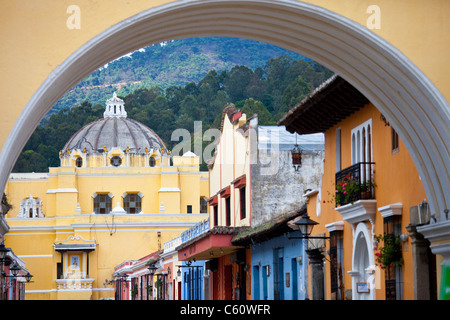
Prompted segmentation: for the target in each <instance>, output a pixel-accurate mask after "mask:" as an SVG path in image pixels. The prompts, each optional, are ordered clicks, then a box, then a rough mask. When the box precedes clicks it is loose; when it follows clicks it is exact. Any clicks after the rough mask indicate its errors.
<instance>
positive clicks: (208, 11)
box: [0, 0, 450, 217]
mask: <svg viewBox="0 0 450 320" xmlns="http://www.w3.org/2000/svg"><path fill="white" fill-rule="evenodd" d="M200 36H232V37H241V38H248V39H253V40H259V41H264V42H268V43H272V44H275V45H278V46H281V47H283V48H286V49H289V50H292V51H295V52H297V53H300V54H302V55H305V56H307V57H309V58H311V59H313V60H315V61H317V62H318V63H321V64H322V65H324V66H326V67H328V68H329V69H331V70H333V71H335V72H336V73H338V74H339V75H340V76H341V77H342V78H344V79H345V80H346V81H348V82H349V83H351V84H352V85H353V86H354V87H355V88H357V89H358V90H359V91H360V92H361V93H363V94H364V95H365V96H366V97H367V98H368V99H369V100H370V101H371V102H372V103H373V104H374V105H375V106H376V107H377V108H378V109H379V110H380V111H381V112H382V113H383V114H384V115H385V117H386V118H387V120H388V121H389V122H390V123H391V124H392V125H393V126H394V127H395V128H396V131H397V132H398V133H399V135H400V137H401V138H402V141H403V142H404V143H405V145H406V147H407V149H408V151H409V152H410V154H411V156H412V158H413V160H414V162H415V164H416V167H417V169H418V171H419V174H420V176H421V179H422V182H423V184H424V187H425V190H426V193H427V198H428V201H429V204H430V207H431V210H432V212H433V213H435V214H436V215H437V216H438V217H439V216H440V215H441V213H442V212H443V211H444V209H446V208H448V207H449V201H450V196H449V193H450V191H449V190H450V173H449V172H450V161H449V158H450V157H449V149H450V148H449V147H450V133H449V130H450V129H449V126H448V124H449V123H450V108H449V105H448V102H447V101H446V100H445V98H444V97H443V96H442V94H441V93H440V92H439V91H438V90H437V88H436V87H435V86H434V85H433V84H432V83H431V82H430V81H429V79H428V78H427V77H426V76H425V75H424V74H423V73H422V72H421V71H420V70H419V69H418V68H417V67H416V66H415V65H414V64H413V63H412V62H411V61H410V60H409V59H408V58H407V57H405V56H404V55H403V54H402V53H401V52H400V51H399V50H397V49H396V48H394V47H393V46H392V45H391V44H389V43H387V42H386V41H385V40H383V39H382V38H380V37H379V36H377V35H375V34H374V33H372V32H371V31H370V30H368V29H367V28H366V27H364V26H362V25H360V24H357V23H355V22H353V21H351V20H349V19H347V18H345V17H342V16H340V15H338V14H336V13H333V12H331V11H329V10H326V9H323V8H320V7H317V6H314V5H311V4H306V3H302V2H299V1H294V0H279V1H272V0H209V1H205V0H201V1H200V0H181V1H176V2H172V3H170V4H166V5H162V6H160V7H155V8H152V9H149V10H146V11H143V12H141V13H139V14H137V15H135V16H133V17H131V18H129V19H126V20H124V21H122V22H120V23H118V24H116V25H114V26H112V27H111V28H109V29H107V30H105V31H104V32H102V33H101V34H99V35H97V36H96V37H94V38H92V39H91V40H90V41H89V42H87V43H86V44H85V45H83V46H82V47H80V48H79V49H78V50H77V51H76V52H74V53H73V54H72V55H71V56H70V57H69V58H68V59H66V60H65V61H64V62H63V63H62V64H61V65H59V66H58V67H57V68H56V69H55V70H54V71H53V72H52V74H51V75H50V76H49V77H48V78H47V79H46V81H45V82H44V83H43V84H42V85H41V86H40V87H39V89H38V90H37V91H36V92H35V94H34V95H33V96H32V98H31V99H30V101H29V102H28V103H27V105H26V107H25V108H24V111H23V113H22V114H21V116H20V117H19V119H18V121H17V122H16V123H15V125H14V127H13V129H12V131H11V133H10V135H9V137H8V139H7V140H6V142H5V144H4V146H3V148H2V151H1V153H0V163H1V164H2V166H3V169H2V170H1V172H0V187H1V188H3V189H4V187H5V185H6V181H7V179H8V175H9V173H10V172H11V170H12V168H13V166H14V163H15V161H16V159H17V157H18V155H19V153H20V150H21V149H22V147H23V146H24V145H25V143H26V142H27V140H28V139H29V137H30V135H31V134H32V132H33V130H34V129H35V128H36V126H37V125H38V123H39V121H40V120H41V119H42V118H43V117H44V115H45V114H46V113H47V112H48V111H49V109H50V108H51V106H53V105H54V104H55V103H56V102H57V101H58V99H59V98H61V97H62V96H63V95H64V93H65V92H67V91H68V90H69V89H70V88H72V87H73V86H74V85H76V84H77V83H78V82H79V81H81V80H82V79H83V78H84V77H86V76H87V75H89V74H90V73H91V72H93V71H94V70H95V69H96V68H98V67H100V66H102V65H104V64H105V63H107V62H109V61H111V60H112V59H114V58H117V57H119V56H121V55H124V54H126V53H128V52H130V51H132V50H135V49H138V48H141V47H143V46H146V45H150V44H152V43H159V42H162V41H166V40H171V39H180V38H189V37H200Z"/></svg>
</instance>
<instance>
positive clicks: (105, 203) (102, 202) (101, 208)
mask: <svg viewBox="0 0 450 320" xmlns="http://www.w3.org/2000/svg"><path fill="white" fill-rule="evenodd" d="M111 204H112V201H111V198H110V197H109V196H108V195H107V194H97V196H96V197H95V198H94V212H95V213H101V214H104V213H110V212H111Z"/></svg>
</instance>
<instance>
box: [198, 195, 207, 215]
mask: <svg viewBox="0 0 450 320" xmlns="http://www.w3.org/2000/svg"><path fill="white" fill-rule="evenodd" d="M207 212H208V201H206V198H205V197H202V198H200V213H207Z"/></svg>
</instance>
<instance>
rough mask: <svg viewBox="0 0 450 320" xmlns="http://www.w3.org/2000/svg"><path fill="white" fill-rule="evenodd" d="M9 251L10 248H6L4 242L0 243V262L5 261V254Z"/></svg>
mask: <svg viewBox="0 0 450 320" xmlns="http://www.w3.org/2000/svg"><path fill="white" fill-rule="evenodd" d="M9 251H11V249H9V248H6V247H5V244H4V243H2V244H0V263H4V262H5V258H6V255H7V253H8V252H9Z"/></svg>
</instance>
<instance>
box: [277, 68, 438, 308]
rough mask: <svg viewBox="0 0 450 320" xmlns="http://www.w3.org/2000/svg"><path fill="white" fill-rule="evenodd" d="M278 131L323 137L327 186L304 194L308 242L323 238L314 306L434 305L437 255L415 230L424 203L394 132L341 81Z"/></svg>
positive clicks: (312, 249)
mask: <svg viewBox="0 0 450 320" xmlns="http://www.w3.org/2000/svg"><path fill="white" fill-rule="evenodd" d="M279 125H284V126H286V129H287V130H288V131H290V132H297V133H299V134H308V133H317V132H323V133H324V134H325V160H324V172H323V177H322V185H321V187H320V188H319V189H317V190H312V191H311V192H309V193H308V194H306V197H308V207H307V214H308V216H309V218H310V219H311V220H314V221H315V222H317V223H318V224H317V225H316V226H315V227H314V228H313V231H312V233H311V236H316V237H318V236H321V237H324V238H325V239H313V238H311V239H310V240H309V241H308V250H307V252H308V253H309V257H310V259H309V263H310V270H311V271H310V273H309V277H310V278H309V286H310V290H311V291H310V292H311V295H312V299H321V298H324V299H353V300H375V299H376V300H384V299H392V300H394V299H405V300H407V299H436V296H437V293H436V292H437V290H438V288H437V283H436V256H434V255H433V254H432V253H431V251H430V243H429V242H428V240H426V239H424V238H423V236H422V235H421V234H420V233H419V232H417V229H416V227H417V226H420V225H424V224H427V223H429V221H430V217H429V213H428V205H427V199H426V195H425V191H424V188H423V185H422V182H421V179H420V176H419V174H418V172H417V170H416V167H415V165H414V163H413V161H412V159H411V157H410V154H409V153H408V150H406V147H405V146H404V144H403V143H402V141H401V139H400V138H399V136H398V134H397V133H396V131H395V128H393V127H392V126H391V125H390V124H389V123H388V122H387V121H386V119H385V118H384V116H383V115H382V114H381V113H380V112H379V111H378V110H377V109H376V107H375V106H374V105H373V104H372V103H371V102H370V101H368V100H367V99H366V98H365V97H364V96H363V95H362V94H361V93H360V92H358V91H357V90H356V89H355V88H354V87H352V86H351V85H350V84H349V83H347V82H346V81H345V80H343V79H342V78H340V77H339V76H336V75H335V76H333V77H331V78H330V79H329V80H327V81H326V82H325V83H324V84H322V85H321V86H320V87H318V88H317V89H316V90H315V91H313V92H312V93H311V94H310V95H309V96H307V97H306V98H305V99H304V100H303V101H302V102H301V103H300V104H298V105H297V106H295V107H294V108H293V109H292V110H290V111H289V112H288V113H287V114H286V115H285V116H284V117H283V118H282V119H281V120H280V121H279ZM383 235H386V236H385V237H384V238H383ZM382 259H384V260H382ZM439 259H440V257H439V258H438V260H439ZM325 261H326V263H324V262H325ZM438 263H439V261H438ZM438 271H439V270H438ZM324 278H325V285H324V281H323V280H322V279H324Z"/></svg>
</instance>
